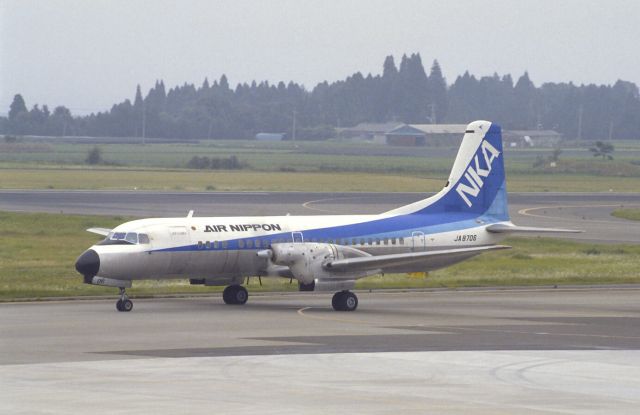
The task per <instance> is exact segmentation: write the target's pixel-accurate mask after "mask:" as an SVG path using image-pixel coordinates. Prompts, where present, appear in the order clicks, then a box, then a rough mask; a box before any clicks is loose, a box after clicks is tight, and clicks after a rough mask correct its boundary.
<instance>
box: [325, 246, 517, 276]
mask: <svg viewBox="0 0 640 415" xmlns="http://www.w3.org/2000/svg"><path fill="white" fill-rule="evenodd" d="M509 248H511V247H510V246H506V245H490V246H476V247H471V248H455V249H442V250H438V251H425V252H409V253H404V254H389V255H378V256H367V257H357V258H346V259H338V260H335V261H330V262H327V263H326V264H324V265H323V266H324V268H325V269H327V270H331V271H336V272H350V271H362V270H373V269H384V268H392V267H394V268H395V267H405V266H408V265H412V264H416V265H421V266H425V267H428V266H429V263H430V262H434V263H435V262H437V261H438V260H439V259H441V258H443V257H447V256H451V257H466V256H473V255H477V254H480V253H482V252H486V251H493V250H498V249H509Z"/></svg>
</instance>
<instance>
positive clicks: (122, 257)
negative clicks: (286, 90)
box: [91, 215, 500, 282]
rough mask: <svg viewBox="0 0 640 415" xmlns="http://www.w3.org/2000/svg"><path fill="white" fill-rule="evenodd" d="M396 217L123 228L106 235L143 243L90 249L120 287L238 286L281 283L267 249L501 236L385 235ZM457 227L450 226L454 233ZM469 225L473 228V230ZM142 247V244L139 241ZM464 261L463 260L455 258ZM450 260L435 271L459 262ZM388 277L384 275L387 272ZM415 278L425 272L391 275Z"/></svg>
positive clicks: (409, 245) (430, 230)
mask: <svg viewBox="0 0 640 415" xmlns="http://www.w3.org/2000/svg"><path fill="white" fill-rule="evenodd" d="M389 219H391V220H393V219H396V220H397V219H398V216H389V215H332V216H267V217H182V218H161V219H142V220H136V221H132V222H127V223H124V224H122V225H120V226H118V227H117V228H115V229H113V231H112V232H113V234H119V233H120V234H127V235H130V234H131V235H132V234H144V235H148V239H149V240H148V242H146V241H145V242H143V243H135V244H134V243H126V242H122V243H117V244H109V243H107V244H104V243H105V241H108V240H109V237H107V239H105V241H103V242H101V243H98V244H96V245H94V246H93V247H92V248H91V249H93V250H94V251H96V252H97V253H98V255H99V257H100V269H99V272H98V274H97V276H99V277H106V278H114V279H120V280H134V279H163V278H202V279H207V280H209V281H212V282H213V280H215V279H221V280H229V279H233V280H238V279H242V278H243V277H246V276H276V275H277V276H283V275H282V273H280V272H279V271H280V270H277V269H274V268H273V267H271V266H270V264H269V260H268V259H267V258H264V257H260V256H258V255H257V253H258V252H260V251H262V250H265V249H268V248H269V247H270V246H271V244H274V243H285V242H293V243H297V242H319V243H328V244H335V245H341V246H351V247H353V248H356V249H358V250H361V251H363V252H366V253H369V254H371V255H385V254H393V253H406V252H417V251H426V250H434V249H435V250H437V249H446V248H463V247H472V246H484V245H492V244H495V243H497V242H498V241H499V239H500V236H499V235H496V234H492V233H489V232H487V231H485V229H484V227H485V226H486V225H484V224H483V223H478V222H479V221H477V220H475V221H471V220H470V219H469V218H460V219H461V220H460V221H459V222H454V223H453V225H450V226H448V227H449V228H451V229H443V227H442V226H440V225H434V226H423V224H421V223H416V226H415V227H411V226H410V225H411V223H410V221H405V222H406V225H404V226H403V227H404V229H398V228H397V227H394V228H393V229H385V224H386V223H387V221H388V220H389ZM456 225H457V226H456ZM474 225H475V226H474ZM140 239H142V237H141V238H140ZM462 259H464V258H462ZM462 259H460V258H452V259H451V260H450V261H444V262H443V263H442V264H439V266H438V267H440V266H447V265H450V264H451V263H455V262H458V261H460V260H462ZM390 271H394V270H387V272H390ZM395 271H402V272H421V271H427V270H426V269H407V270H405V269H398V270H395Z"/></svg>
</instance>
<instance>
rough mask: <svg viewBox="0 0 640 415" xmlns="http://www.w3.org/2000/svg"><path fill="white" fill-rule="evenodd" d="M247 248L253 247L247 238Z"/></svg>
mask: <svg viewBox="0 0 640 415" xmlns="http://www.w3.org/2000/svg"><path fill="white" fill-rule="evenodd" d="M247 248H253V241H252V240H251V239H247Z"/></svg>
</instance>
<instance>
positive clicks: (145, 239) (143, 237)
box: [138, 233, 149, 244]
mask: <svg viewBox="0 0 640 415" xmlns="http://www.w3.org/2000/svg"><path fill="white" fill-rule="evenodd" d="M138 243H140V244H148V243H149V235H147V234H146V233H139V234H138Z"/></svg>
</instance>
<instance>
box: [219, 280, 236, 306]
mask: <svg viewBox="0 0 640 415" xmlns="http://www.w3.org/2000/svg"><path fill="white" fill-rule="evenodd" d="M235 287H236V286H235V285H230V286H228V287H227V288H225V289H224V291H222V300H223V301H224V303H225V304H235V303H234V302H233V298H234V291H235Z"/></svg>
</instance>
